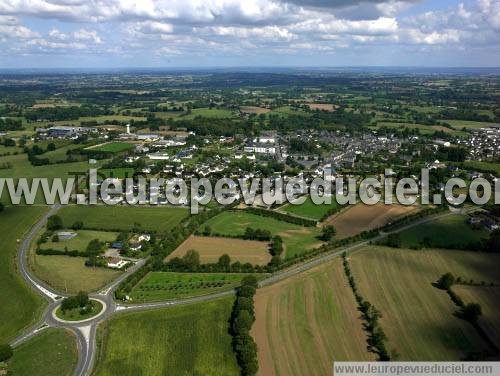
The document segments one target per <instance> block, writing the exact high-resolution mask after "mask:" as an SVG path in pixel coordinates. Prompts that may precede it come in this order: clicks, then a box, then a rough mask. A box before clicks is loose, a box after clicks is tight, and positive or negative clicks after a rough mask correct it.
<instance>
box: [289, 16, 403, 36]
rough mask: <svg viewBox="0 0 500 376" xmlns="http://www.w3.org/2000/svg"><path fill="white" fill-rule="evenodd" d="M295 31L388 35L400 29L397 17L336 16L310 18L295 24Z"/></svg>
mask: <svg viewBox="0 0 500 376" xmlns="http://www.w3.org/2000/svg"><path fill="white" fill-rule="evenodd" d="M292 30H294V31H301V32H317V33H324V34H330V35H331V34H354V35H387V34H393V33H396V32H397V31H398V22H397V20H396V19H395V18H389V17H381V18H378V19H376V20H364V21H351V20H344V19H336V18H334V17H325V18H316V19H309V20H307V21H303V22H300V23H297V24H295V25H294V26H293V27H292Z"/></svg>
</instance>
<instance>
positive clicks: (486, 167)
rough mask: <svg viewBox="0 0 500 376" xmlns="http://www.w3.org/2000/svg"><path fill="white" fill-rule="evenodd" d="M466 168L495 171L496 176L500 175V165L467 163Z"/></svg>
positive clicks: (477, 162)
mask: <svg viewBox="0 0 500 376" xmlns="http://www.w3.org/2000/svg"><path fill="white" fill-rule="evenodd" d="M465 167H467V168H469V169H478V170H481V171H494V172H495V174H497V175H500V163H492V162H479V161H467V162H465Z"/></svg>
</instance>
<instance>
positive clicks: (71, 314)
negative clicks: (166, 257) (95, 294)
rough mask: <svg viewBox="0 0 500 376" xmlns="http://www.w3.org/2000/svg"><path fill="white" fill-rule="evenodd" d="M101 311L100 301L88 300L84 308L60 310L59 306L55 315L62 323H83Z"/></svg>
mask: <svg viewBox="0 0 500 376" xmlns="http://www.w3.org/2000/svg"><path fill="white" fill-rule="evenodd" d="M102 309H103V304H102V303H101V302H100V301H98V300H95V299H90V300H89V303H88V304H87V305H85V306H84V307H76V308H72V309H66V310H62V306H59V307H58V308H57V310H56V311H55V315H56V316H57V318H59V319H61V320H64V321H83V320H88V319H90V318H92V317H94V316H97V315H99V313H101V312H102Z"/></svg>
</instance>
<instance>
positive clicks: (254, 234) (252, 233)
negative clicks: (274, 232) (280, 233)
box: [243, 227, 271, 241]
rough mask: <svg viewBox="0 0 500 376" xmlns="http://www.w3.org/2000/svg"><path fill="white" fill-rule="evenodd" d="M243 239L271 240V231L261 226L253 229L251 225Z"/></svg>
mask: <svg viewBox="0 0 500 376" xmlns="http://www.w3.org/2000/svg"><path fill="white" fill-rule="evenodd" d="M243 239H246V240H260V241H269V240H271V232H270V231H269V230H262V229H259V228H256V229H253V228H251V227H247V228H246V229H245V234H244V235H243Z"/></svg>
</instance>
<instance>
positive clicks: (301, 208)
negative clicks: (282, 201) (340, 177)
mask: <svg viewBox="0 0 500 376" xmlns="http://www.w3.org/2000/svg"><path fill="white" fill-rule="evenodd" d="M338 208H340V205H339V204H338V203H337V202H336V200H335V196H333V197H332V203H331V204H329V205H327V204H325V205H316V204H315V203H314V202H313V201H312V200H311V198H310V197H309V196H307V199H306V201H305V202H304V203H303V204H302V205H292V204H286V205H285V206H282V207H281V208H280V209H279V210H280V211H283V212H286V213H290V214H293V215H297V216H299V217H304V218H310V219H314V220H316V221H319V220H321V219H322V218H323V216H324V215H325V214H327V213H328V211H330V210H333V209H338Z"/></svg>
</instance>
